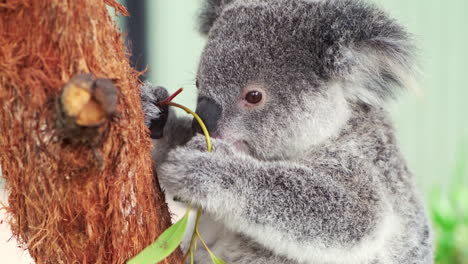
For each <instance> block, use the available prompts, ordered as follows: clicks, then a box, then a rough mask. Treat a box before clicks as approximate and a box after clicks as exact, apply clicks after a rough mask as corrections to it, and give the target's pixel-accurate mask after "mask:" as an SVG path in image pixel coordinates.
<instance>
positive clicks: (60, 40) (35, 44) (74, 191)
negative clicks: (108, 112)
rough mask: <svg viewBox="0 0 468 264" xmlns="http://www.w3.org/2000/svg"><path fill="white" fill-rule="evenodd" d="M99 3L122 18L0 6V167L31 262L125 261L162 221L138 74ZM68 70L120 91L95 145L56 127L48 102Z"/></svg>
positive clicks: (94, 11)
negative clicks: (67, 137) (108, 82)
mask: <svg viewBox="0 0 468 264" xmlns="http://www.w3.org/2000/svg"><path fill="white" fill-rule="evenodd" d="M106 5H111V6H113V7H114V8H115V9H116V10H118V11H119V12H121V13H123V14H126V11H125V8H124V7H122V6H121V5H119V4H117V3H116V2H114V1H113V0H79V1H77V0H40V1H31V0H0V164H1V166H2V168H3V176H4V178H5V181H6V185H7V190H8V192H9V200H8V203H9V204H8V207H7V211H8V212H9V214H10V216H11V219H10V224H11V227H12V230H13V233H14V234H15V236H16V237H17V238H18V239H19V240H20V241H21V243H22V244H23V246H24V247H25V248H27V249H28V250H29V252H30V254H31V256H32V257H33V258H34V260H35V261H36V262H37V263H54V264H56V263H124V262H125V261H126V260H128V259H129V258H131V257H133V256H134V255H136V254H137V253H138V252H140V251H141V250H142V249H143V248H144V247H145V246H147V245H148V244H150V243H151V242H153V241H154V240H155V238H156V237H157V236H158V235H159V234H160V233H161V232H162V231H163V230H164V229H166V228H167V227H168V225H169V224H170V217H169V214H168V212H167V206H166V203H165V202H164V200H163V196H162V194H161V192H160V190H159V187H157V183H156V182H155V180H154V177H153V174H152V161H151V154H150V141H149V137H148V135H147V132H146V128H145V127H144V124H143V114H142V111H141V108H140V99H139V90H138V76H139V74H140V73H138V72H136V71H135V70H133V69H132V68H131V67H130V66H129V61H128V54H126V52H125V49H124V46H123V41H122V39H121V34H120V33H119V32H118V31H117V29H116V27H115V25H114V23H113V21H112V20H111V17H110V16H109V14H108V11H107V9H106ZM77 73H91V74H93V75H94V76H96V77H97V78H109V79H111V80H113V82H114V84H115V85H116V86H117V88H118V91H119V92H118V93H119V94H118V104H117V110H116V112H117V117H116V118H114V119H113V120H111V121H110V122H109V124H108V127H107V130H108V131H106V133H105V135H104V136H103V137H102V138H101V139H100V140H99V142H98V144H92V145H89V144H72V143H70V142H69V140H65V139H64V137H63V135H61V134H60V133H59V132H58V131H57V129H56V128H57V111H56V102H57V98H59V96H60V93H61V89H62V87H63V86H64V85H65V84H66V83H67V82H68V81H69V80H70V78H71V77H72V76H73V75H75V74H77ZM180 260H181V258H180V252H177V254H173V256H172V257H171V258H170V259H168V260H166V261H165V262H164V263H180V262H181V261H180Z"/></svg>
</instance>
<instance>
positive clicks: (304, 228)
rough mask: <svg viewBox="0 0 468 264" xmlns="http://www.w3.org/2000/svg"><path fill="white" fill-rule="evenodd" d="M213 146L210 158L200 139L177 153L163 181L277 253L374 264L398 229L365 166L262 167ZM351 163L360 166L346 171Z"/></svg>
mask: <svg viewBox="0 0 468 264" xmlns="http://www.w3.org/2000/svg"><path fill="white" fill-rule="evenodd" d="M213 146H214V147H213V150H214V152H213V153H207V152H206V151H205V150H204V149H205V146H204V138H203V137H200V136H199V137H195V138H193V139H192V140H190V141H189V142H188V143H187V144H186V145H185V146H183V147H178V148H176V149H174V150H173V151H171V152H170V153H169V155H168V157H167V159H166V160H165V162H164V163H162V164H161V166H159V169H158V174H159V176H160V182H161V183H162V185H163V186H165V188H166V190H168V191H169V192H171V193H173V194H175V195H178V196H180V197H181V198H182V199H184V200H186V201H191V202H193V203H197V204H200V205H201V206H202V207H203V208H204V210H205V211H207V212H209V213H210V214H212V215H214V217H215V218H217V219H221V220H222V221H223V222H224V224H225V225H226V226H228V227H229V228H230V229H232V230H234V231H236V232H239V233H243V234H244V235H247V236H249V237H251V238H252V239H254V240H255V241H257V242H258V243H260V244H262V245H264V246H265V247H266V248H269V249H271V250H273V251H274V252H276V253H279V254H282V255H284V256H286V257H289V258H292V259H296V260H298V261H304V262H306V263H310V262H315V261H320V263H322V262H325V263H327V259H328V258H329V260H330V261H331V260H333V263H337V262H336V260H337V259H342V260H343V262H344V263H366V262H367V261H371V260H372V259H373V258H375V256H376V254H377V252H378V251H379V250H380V249H382V247H383V246H384V243H385V241H386V239H387V238H388V237H389V236H390V234H392V233H393V231H394V226H396V225H397V221H396V219H395V217H394V216H393V214H392V211H391V209H390V206H389V204H388V202H387V201H386V200H385V198H384V195H383V194H382V191H381V190H380V184H379V183H378V182H377V181H376V180H375V178H374V176H373V173H375V172H374V170H373V169H372V166H371V165H370V164H367V162H366V161H364V160H362V161H359V160H357V161H356V160H355V158H353V160H352V161H351V160H350V161H342V162H340V163H338V164H337V163H336V162H330V164H324V163H323V162H321V163H320V164H315V165H307V166H305V165H301V164H298V163H293V162H286V161H278V162H273V161H260V160H257V159H255V158H252V157H250V156H247V155H244V154H238V153H236V152H235V151H233V149H232V146H231V145H229V144H227V143H224V142H223V141H221V140H214V141H213ZM350 159H351V158H350ZM346 162H353V164H354V165H353V166H352V168H349V167H346V168H345V167H343V166H341V165H339V164H344V163H346ZM348 164H349V163H348Z"/></svg>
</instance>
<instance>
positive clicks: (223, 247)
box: [142, 0, 433, 264]
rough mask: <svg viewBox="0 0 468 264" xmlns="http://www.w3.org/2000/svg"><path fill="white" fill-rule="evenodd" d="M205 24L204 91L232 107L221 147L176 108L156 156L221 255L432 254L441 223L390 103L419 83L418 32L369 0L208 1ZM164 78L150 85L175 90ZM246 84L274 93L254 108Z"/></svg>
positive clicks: (337, 259) (379, 259)
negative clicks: (199, 213) (408, 160)
mask: <svg viewBox="0 0 468 264" xmlns="http://www.w3.org/2000/svg"><path fill="white" fill-rule="evenodd" d="M200 24H201V26H200V30H201V32H202V33H204V34H206V35H207V37H208V41H207V45H206V47H205V50H204V52H203V55H202V58H201V62H200V66H199V71H198V75H197V79H198V83H199V98H203V97H204V98H210V99H211V100H213V101H214V102H216V103H217V104H218V105H219V106H220V107H221V109H222V114H221V117H220V119H219V120H218V131H217V138H215V139H213V152H212V153H208V152H207V151H206V146H205V139H204V137H202V136H201V135H197V136H193V134H192V132H191V130H192V128H191V122H192V121H191V120H190V119H188V118H176V117H175V116H174V115H173V113H171V114H170V116H169V120H168V123H167V124H166V127H165V130H164V137H163V138H162V139H159V140H157V142H156V159H157V164H158V169H157V172H158V177H159V181H160V183H161V184H162V186H163V187H164V189H165V190H166V191H167V192H169V193H171V194H174V195H177V196H179V197H181V198H182V200H185V201H190V202H192V203H194V204H196V205H200V206H202V207H203V209H204V212H205V216H204V217H205V218H207V219H208V221H211V223H213V222H215V223H217V225H218V227H220V229H218V232H217V236H216V237H215V239H213V241H211V243H210V244H211V248H212V249H213V251H214V252H215V254H216V255H217V256H218V257H220V258H222V259H224V260H225V261H226V263H298V264H299V263H372V264H376V263H379V264H387V263H432V262H433V260H432V251H433V249H432V235H431V228H430V224H429V222H428V219H427V217H426V214H425V211H424V208H423V207H422V205H421V204H422V203H421V201H420V199H419V196H418V194H417V192H416V191H415V188H414V184H413V177H412V175H411V173H410V172H409V171H408V169H407V167H406V164H405V161H404V159H403V158H402V156H401V153H400V151H399V148H398V146H397V142H396V139H395V135H394V129H393V126H392V124H391V121H390V120H389V117H388V113H387V111H386V110H385V108H384V107H385V103H384V102H385V100H386V99H387V98H389V97H391V96H393V95H394V94H395V93H396V91H397V90H398V89H399V88H400V87H405V86H407V85H408V82H409V80H411V78H410V77H411V74H412V73H413V63H414V62H413V61H414V59H413V50H414V48H413V45H412V41H411V38H410V35H408V34H407V33H406V32H405V31H404V29H403V28H402V27H401V26H400V25H398V24H397V23H396V22H395V21H394V20H392V19H390V18H388V17H387V15H386V14H385V13H383V12H382V11H380V10H379V9H377V8H376V7H374V6H372V5H370V4H367V3H365V2H362V1H357V0H356V1H352V0H330V1H306V0H234V1H226V0H207V2H206V5H205V9H204V11H203V12H202V16H201V23H200ZM151 89H153V88H151V86H149V85H147V86H144V87H143V90H142V92H143V95H144V94H145V93H152V94H157V93H161V92H155V91H154V90H151ZM159 89H162V88H159ZM246 89H247V90H248V89H257V90H261V91H263V92H264V96H265V103H264V104H262V105H260V106H258V107H254V108H248V107H244V105H243V103H242V102H243V101H242V100H243V99H242V93H243V92H244V91H245V90H246ZM146 98H148V97H146ZM162 99H163V98H157V100H156V99H155V101H158V100H162ZM147 101H148V100H144V102H143V103H144V107H145V111H146V114H147V116H146V118H147V119H150V120H151V119H157V118H158V117H157V112H158V108H157V107H156V105H155V104H154V103H153V104H149V103H148V102H147ZM203 232H204V231H202V233H203ZM197 263H210V260H209V257H208V256H207V255H206V254H203V253H201V254H200V255H199V256H197Z"/></svg>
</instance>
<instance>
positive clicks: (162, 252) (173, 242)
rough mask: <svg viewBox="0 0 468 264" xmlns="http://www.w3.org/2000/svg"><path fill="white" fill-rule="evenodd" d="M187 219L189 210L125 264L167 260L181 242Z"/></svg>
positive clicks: (142, 263)
mask: <svg viewBox="0 0 468 264" xmlns="http://www.w3.org/2000/svg"><path fill="white" fill-rule="evenodd" d="M188 219H189V210H187V212H186V213H185V215H184V217H182V219H180V220H179V221H177V223H175V224H173V225H172V226H170V227H169V228H168V229H166V230H165V231H164V232H163V233H162V234H161V236H159V237H158V239H156V241H155V242H154V243H153V244H151V245H149V246H148V247H146V248H145V249H144V250H143V251H141V252H140V253H139V254H138V255H136V256H135V257H133V258H132V259H130V260H129V261H128V262H127V264H154V263H158V262H160V261H162V260H164V259H165V258H167V257H168V256H169V255H170V254H171V253H172V252H174V251H175V250H176V249H177V247H178V246H179V244H180V242H182V238H183V237H184V233H185V229H186V228H187V223H188Z"/></svg>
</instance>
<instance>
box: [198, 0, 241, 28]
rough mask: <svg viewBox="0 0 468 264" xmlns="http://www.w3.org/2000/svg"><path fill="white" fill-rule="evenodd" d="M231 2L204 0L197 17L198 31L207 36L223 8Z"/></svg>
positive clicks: (227, 0)
mask: <svg viewBox="0 0 468 264" xmlns="http://www.w3.org/2000/svg"><path fill="white" fill-rule="evenodd" d="M232 1H233V0H205V2H204V4H203V7H202V9H201V12H200V15H199V31H200V33H202V34H203V35H207V34H208V32H209V31H210V28H211V26H213V24H214V22H215V21H216V19H218V17H219V15H220V14H221V12H222V11H223V9H224V7H225V6H226V5H227V4H229V3H230V2H232Z"/></svg>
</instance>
